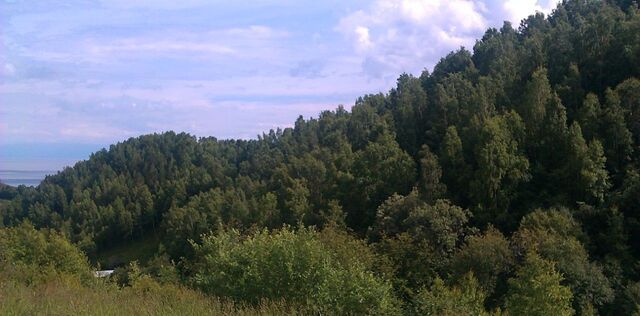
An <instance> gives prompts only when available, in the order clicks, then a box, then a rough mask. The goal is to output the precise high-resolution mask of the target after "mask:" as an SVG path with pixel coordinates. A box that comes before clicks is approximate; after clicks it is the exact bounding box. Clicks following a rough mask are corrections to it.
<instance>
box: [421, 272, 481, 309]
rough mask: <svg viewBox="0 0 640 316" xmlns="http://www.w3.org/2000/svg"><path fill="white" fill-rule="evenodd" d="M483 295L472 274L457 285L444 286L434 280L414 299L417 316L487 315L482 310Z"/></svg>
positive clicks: (439, 280) (467, 275)
mask: <svg viewBox="0 0 640 316" xmlns="http://www.w3.org/2000/svg"><path fill="white" fill-rule="evenodd" d="M484 300H485V294H484V292H483V290H482V288H481V287H480V285H479V283H478V281H477V280H476V279H475V278H474V276H473V273H468V274H466V275H464V276H463V277H462V278H461V279H460V281H459V284H457V285H454V286H452V287H449V286H446V285H445V284H444V282H443V281H442V280H441V279H440V278H436V279H435V281H434V282H433V284H432V285H431V287H430V288H428V289H422V290H421V291H420V292H419V293H418V294H417V295H416V297H415V298H414V306H415V312H416V314H417V315H447V316H453V315H488V314H489V313H487V312H486V311H485V309H484Z"/></svg>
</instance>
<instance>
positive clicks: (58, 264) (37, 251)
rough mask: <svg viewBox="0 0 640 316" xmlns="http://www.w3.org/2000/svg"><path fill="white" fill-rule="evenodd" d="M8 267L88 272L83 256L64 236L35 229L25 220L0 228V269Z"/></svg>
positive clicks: (86, 275) (87, 275)
mask: <svg viewBox="0 0 640 316" xmlns="http://www.w3.org/2000/svg"><path fill="white" fill-rule="evenodd" d="M10 266H11V267H18V268H21V267H25V268H33V269H41V271H42V273H46V272H47V271H49V270H51V271H52V272H55V273H68V274H73V275H77V276H80V277H83V278H87V277H89V275H90V273H91V272H90V271H91V270H90V268H89V263H88V261H87V258H86V256H85V255H84V254H83V253H82V252H81V251H80V250H78V248H77V247H76V246H74V245H73V244H71V243H70V242H69V241H68V240H67V239H66V238H65V237H64V236H62V235H61V234H60V233H58V232H55V231H53V230H42V231H38V230H36V229H35V228H34V227H33V226H32V225H31V224H30V223H27V222H24V223H22V224H20V225H18V226H15V227H8V228H0V270H3V269H6V268H8V267H10Z"/></svg>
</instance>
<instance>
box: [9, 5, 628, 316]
mask: <svg viewBox="0 0 640 316" xmlns="http://www.w3.org/2000/svg"><path fill="white" fill-rule="evenodd" d="M426 45H428V44H426ZM470 49H471V50H469V49H466V48H460V49H459V50H457V51H453V52H451V53H449V54H448V55H447V56H444V57H443V58H441V60H440V61H439V62H438V63H437V65H436V66H435V67H434V68H433V69H432V70H431V71H428V70H424V71H423V72H422V73H421V74H420V76H418V77H416V76H414V75H411V74H401V75H400V76H399V77H398V79H397V85H396V87H394V88H392V89H391V90H390V91H389V92H388V93H385V94H383V93H380V94H372V95H365V96H362V97H360V98H358V99H357V100H356V102H355V104H354V105H353V107H351V108H350V110H347V109H345V107H343V106H338V107H337V108H336V109H335V110H333V111H323V112H322V113H320V114H319V115H318V117H317V118H308V119H305V118H303V117H299V118H298V119H297V120H296V121H295V125H294V126H293V127H291V128H284V129H277V130H271V131H269V132H268V133H264V134H262V135H260V136H258V137H257V138H256V139H251V140H233V139H225V140H221V139H216V138H214V137H203V138H198V137H195V136H192V135H189V134H186V133H175V132H165V133H161V134H152V135H143V136H140V137H136V138H131V139H128V140H126V141H123V142H121V143H117V144H114V145H111V146H110V147H109V148H108V149H103V150H101V151H98V152H95V153H93V154H92V155H91V157H90V158H89V159H88V160H85V161H80V162H78V163H76V164H75V165H74V166H73V167H68V168H65V169H64V170H62V171H60V172H58V173H57V174H55V175H51V176H48V177H47V178H46V179H44V180H43V181H42V183H41V184H40V185H39V186H37V187H26V186H19V187H10V186H0V313H1V314H32V313H35V314H39V313H44V314H77V313H80V314H113V315H118V314H133V313H136V314H138V313H139V314H185V315H186V314H234V315H236V314H295V313H298V314H331V315H332V314H340V315H343V314H376V315H640V8H639V6H638V3H637V2H636V1H630V0H608V1H596V0H565V1H563V2H562V3H561V4H559V5H558V7H557V8H556V9H555V10H554V11H553V12H552V13H551V14H550V15H549V16H545V15H543V14H542V13H536V14H534V15H531V16H529V17H528V18H527V19H525V20H523V21H522V22H521V23H520V25H517V26H514V25H511V24H510V23H508V22H505V23H504V25H503V26H502V27H501V28H500V29H495V28H491V29H488V30H486V32H485V34H484V36H483V37H482V38H480V39H478V40H477V41H476V43H475V45H474V46H473V47H472V48H470ZM112 268H115V269H116V271H115V272H114V274H113V275H112V276H111V277H109V278H96V277H94V276H93V271H95V270H96V269H112Z"/></svg>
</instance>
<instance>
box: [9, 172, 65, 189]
mask: <svg viewBox="0 0 640 316" xmlns="http://www.w3.org/2000/svg"><path fill="white" fill-rule="evenodd" d="M55 173H56V171H54V170H1V169H0V182H2V183H4V184H8V185H10V186H14V187H16V186H19V185H27V186H37V185H38V184H40V181H42V180H44V177H46V176H47V175H50V174H55Z"/></svg>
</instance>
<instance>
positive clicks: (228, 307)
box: [0, 273, 298, 315]
mask: <svg viewBox="0 0 640 316" xmlns="http://www.w3.org/2000/svg"><path fill="white" fill-rule="evenodd" d="M91 283H92V284H86V282H81V281H80V280H78V278H77V277H75V276H69V275H60V274H57V275H52V276H50V277H48V278H47V279H46V280H39V281H38V282H33V283H29V282H23V281H22V280H19V279H16V278H13V277H11V276H8V275H7V274H6V273H3V274H0V315H295V314H298V312H297V311H296V309H295V308H293V307H291V306H288V305H287V304H285V303H278V302H271V303H268V302H265V303H262V304H259V305H258V306H254V307H249V306H243V305H239V304H234V303H232V302H227V301H222V300H219V299H217V298H211V297H208V296H205V295H203V294H201V293H199V292H197V291H194V290H190V289H187V288H184V287H182V286H177V285H161V284H159V283H157V282H155V281H154V280H152V279H150V278H142V279H141V280H139V281H138V282H136V284H134V285H133V286H131V287H119V286H117V285H115V284H114V283H112V282H109V281H106V280H96V281H95V282H91Z"/></svg>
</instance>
